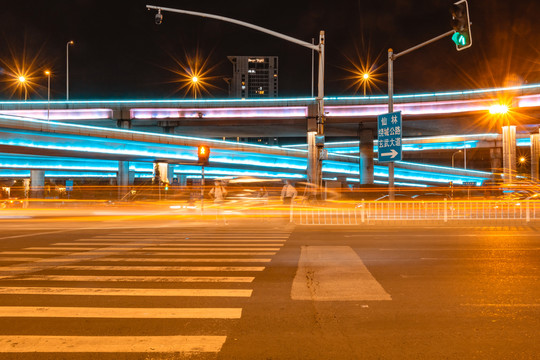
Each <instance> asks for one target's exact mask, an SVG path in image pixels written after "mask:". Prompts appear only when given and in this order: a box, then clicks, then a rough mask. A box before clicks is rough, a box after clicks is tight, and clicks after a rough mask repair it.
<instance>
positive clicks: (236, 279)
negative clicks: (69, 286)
mask: <svg viewBox="0 0 540 360" xmlns="http://www.w3.org/2000/svg"><path fill="white" fill-rule="evenodd" d="M254 279H255V278H254V277H248V276H148V275H144V276H137V275H129V276H114V275H107V276H92V275H24V276H16V277H12V278H4V279H2V280H3V281H9V280H15V281H73V282H97V281H105V282H157V283H160V282H188V283H192V282H210V283H221V282H223V283H250V282H253V280H254Z"/></svg>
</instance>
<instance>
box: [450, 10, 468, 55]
mask: <svg viewBox="0 0 540 360" xmlns="http://www.w3.org/2000/svg"><path fill="white" fill-rule="evenodd" d="M452 28H453V29H454V31H455V32H454V35H452V40H453V41H454V43H455V44H456V49H457V50H458V51H460V50H463V49H466V48H468V47H470V46H471V45H472V35H471V22H470V21H469V5H468V4H467V0H460V1H458V2H455V3H454V4H453V5H452Z"/></svg>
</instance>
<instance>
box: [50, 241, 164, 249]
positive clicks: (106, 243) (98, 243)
mask: <svg viewBox="0 0 540 360" xmlns="http://www.w3.org/2000/svg"><path fill="white" fill-rule="evenodd" d="M75 241H77V240H75ZM155 243H156V242H155V241H140V242H139V241H137V242H134V241H130V242H129V243H128V244H126V243H118V242H116V241H114V242H112V241H107V242H103V241H99V242H93V241H92V242H68V243H55V244H51V246H103V245H105V246H117V247H122V248H123V247H134V246H137V245H138V246H144V245H152V244H155Z"/></svg>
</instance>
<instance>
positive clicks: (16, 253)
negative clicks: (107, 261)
mask: <svg viewBox="0 0 540 360" xmlns="http://www.w3.org/2000/svg"><path fill="white" fill-rule="evenodd" d="M189 250H191V249H189ZM212 250H214V249H212ZM227 250H229V249H227ZM227 250H222V251H219V252H217V251H215V252H208V251H187V250H186V251H180V252H179V251H175V250H171V251H161V252H151V253H150V252H148V251H130V252H129V254H131V255H147V256H156V255H158V256H163V255H242V256H244V255H245V256H250V255H267V256H271V255H275V254H276V252H275V251H227ZM257 250H260V249H257ZM99 254H100V255H113V254H118V252H117V251H110V252H108V251H103V252H99ZM0 255H69V256H71V257H74V258H76V257H79V256H84V257H85V256H86V255H87V253H86V252H85V253H80V252H79V253H77V252H76V253H73V252H69V251H4V252H0ZM0 259H1V257H0ZM29 259H30V258H29ZM35 259H38V258H35Z"/></svg>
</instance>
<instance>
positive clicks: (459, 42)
mask: <svg viewBox="0 0 540 360" xmlns="http://www.w3.org/2000/svg"><path fill="white" fill-rule="evenodd" d="M452 41H454V43H455V44H456V46H465V45H467V42H468V40H467V37H466V34H461V33H459V32H455V33H454V35H452Z"/></svg>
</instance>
